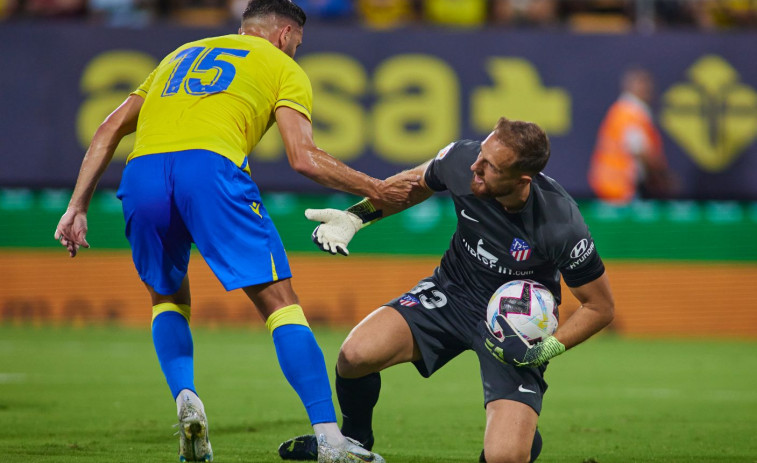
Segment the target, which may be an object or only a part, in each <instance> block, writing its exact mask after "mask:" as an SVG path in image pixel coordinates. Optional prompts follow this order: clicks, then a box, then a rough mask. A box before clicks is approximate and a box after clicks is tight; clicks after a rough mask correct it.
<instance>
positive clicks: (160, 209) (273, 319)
mask: <svg viewBox="0 0 757 463" xmlns="http://www.w3.org/2000/svg"><path fill="white" fill-rule="evenodd" d="M305 19H306V18H305V14H304V13H303V11H302V10H301V9H300V8H299V7H298V6H297V5H295V4H294V3H292V2H291V1H289V0H251V1H250V3H249V4H248V6H247V9H246V10H245V12H244V14H243V16H242V25H241V28H240V29H239V34H238V35H227V36H223V37H212V38H207V39H203V40H198V41H196V42H191V43H188V44H185V45H182V46H181V47H179V48H178V49H176V50H175V51H174V52H172V53H170V54H169V55H168V56H167V57H165V58H164V59H163V61H162V62H161V63H160V65H159V66H158V67H157V68H156V69H155V70H154V71H153V72H152V73H151V74H150V76H149V77H148V78H147V80H146V81H145V82H144V83H143V84H142V85H140V86H139V88H138V89H137V90H135V91H134V92H133V93H132V94H131V95H129V97H128V98H127V99H126V101H125V102H124V103H123V104H121V105H120V106H119V107H118V108H117V109H116V110H115V111H114V112H113V113H112V114H111V115H110V116H108V117H107V118H106V119H105V121H104V122H103V123H102V124H101V125H100V127H99V128H98V130H97V131H96V133H95V135H94V137H93V139H92V142H91V145H90V147H89V149H88V150H87V153H86V155H85V156H84V160H83V161H82V166H81V170H80V172H79V177H78V179H77V182H76V186H75V188H74V192H73V194H72V197H71V200H70V202H69V205H68V209H67V210H66V212H65V214H63V217H61V219H60V222H59V223H58V226H57V228H56V231H55V238H56V239H57V240H59V241H60V243H61V244H62V245H63V246H65V247H66V248H67V249H68V251H69V254H70V256H71V257H74V256H76V254H77V251H78V249H79V247H89V244H88V243H87V241H86V233H87V209H88V207H89V203H90V201H91V198H92V194H93V192H94V190H95V188H96V185H97V182H98V181H99V179H100V177H101V175H102V173H103V172H104V171H105V169H106V167H107V165H108V164H109V162H110V160H111V159H112V157H113V153H114V150H115V148H116V146H117V145H118V143H119V142H120V141H121V139H122V138H123V137H124V136H125V135H126V134H128V133H131V132H133V131H135V130H136V132H137V138H136V142H135V146H134V151H133V152H132V153H131V154H130V156H129V157H128V159H127V165H126V168H125V169H124V173H123V178H122V180H121V185H120V188H119V190H118V196H119V198H120V199H121V201H122V203H123V210H124V218H125V220H126V236H127V238H128V240H129V243H130V245H131V248H132V256H133V260H134V264H135V266H136V268H137V272H138V273H139V276H140V278H141V279H142V281H143V282H144V283H145V286H146V287H147V290H148V292H149V293H150V296H151V298H152V304H153V321H152V333H153V341H154V344H155V350H156V352H157V355H158V360H159V362H160V366H161V368H162V370H163V373H164V374H165V377H166V381H167V383H168V386H169V388H170V390H171V394H172V395H173V397H174V399H176V404H177V410H178V418H179V423H180V439H179V460H180V461H211V460H212V458H213V453H212V450H211V446H210V442H209V440H208V422H207V418H206V415H205V410H204V407H203V404H202V401H201V400H200V399H199V397H198V396H197V394H196V391H195V386H194V367H193V344H192V336H191V331H190V329H189V319H190V292H189V280H188V278H187V265H188V262H189V254H190V245H191V243H192V242H194V243H195V244H196V245H197V248H198V250H199V251H200V253H201V254H202V255H203V257H204V258H205V260H206V262H207V263H208V265H209V266H210V268H211V269H212V270H213V272H214V273H215V275H216V276H217V278H218V279H219V280H220V281H221V283H222V284H223V285H224V287H225V288H226V289H227V290H233V289H238V288H242V289H243V290H244V291H245V293H246V294H247V295H248V296H249V298H250V299H251V300H252V302H253V303H254V304H255V307H257V309H258V310H259V311H260V314H261V315H262V316H263V317H264V318H265V319H266V326H267V327H268V329H269V330H270V332H271V333H272V336H273V341H274V345H275V347H276V353H277V356H278V359H279V363H280V365H281V368H282V370H283V372H284V375H285V376H286V378H287V380H288V381H289V383H290V384H291V385H292V387H293V388H294V389H295V391H296V392H297V394H298V395H299V396H300V399H301V400H302V402H303V404H304V405H305V408H306V410H307V413H308V417H309V418H310V422H311V424H312V425H313V429H314V431H315V434H316V435H317V436H319V449H318V455H319V460H320V461H322V462H332V461H334V462H340V461H353V460H355V459H358V460H359V461H373V462H382V461H383V458H381V457H380V456H379V455H376V454H374V453H371V452H369V451H367V450H365V449H363V448H361V447H359V446H357V445H355V443H354V442H351V441H350V440H347V439H346V438H345V437H344V436H343V435H342V434H341V432H340V431H339V428H338V427H337V425H336V415H335V412H334V405H333V402H332V399H331V387H330V385H329V379H328V375H327V371H326V367H325V363H324V359H323V354H322V352H321V350H320V348H319V346H318V344H317V343H316V341H315V338H314V337H313V333H312V332H311V331H310V328H309V326H308V324H307V320H306V318H305V315H304V313H303V310H302V308H301V307H300V305H299V304H298V302H299V301H298V298H297V295H296V294H295V292H294V291H293V289H292V285H291V281H290V278H291V272H290V269H289V263H288V261H287V257H286V254H285V252H284V248H283V245H282V243H281V239H280V238H279V235H278V233H277V231H276V229H275V228H274V226H273V223H272V221H271V219H270V217H269V215H268V212H267V211H266V209H265V206H264V205H263V204H262V202H261V198H260V192H259V191H258V188H257V186H256V184H255V183H254V182H253V180H252V178H251V175H250V173H251V172H252V177H254V168H253V169H251V168H250V166H249V165H248V162H247V154H248V153H249V152H250V151H251V150H252V149H253V148H254V147H255V145H256V144H257V143H258V142H259V141H260V138H261V137H262V136H263V134H264V133H265V131H266V130H267V129H268V128H269V127H270V126H271V125H272V123H273V122H274V121H275V122H276V123H277V124H278V127H279V131H280V132H281V136H282V139H283V140H284V145H285V148H286V153H287V157H288V160H289V163H290V165H291V166H292V167H293V168H294V169H295V170H296V171H297V172H299V173H301V174H303V175H305V176H307V177H309V178H311V179H313V180H314V181H316V182H318V183H320V184H322V185H325V186H327V187H331V188H335V189H339V190H342V191H345V192H348V193H352V194H355V195H359V196H367V197H369V198H373V199H376V200H377V201H380V202H382V203H394V204H402V203H404V202H405V201H407V198H408V196H409V194H410V192H411V190H413V189H414V188H415V187H416V186H417V185H418V180H419V177H418V176H417V175H413V174H403V175H400V176H394V177H392V178H391V179H388V180H385V181H381V180H378V179H375V178H372V177H370V176H368V175H366V174H364V173H362V172H358V171H355V170H353V169H351V168H349V167H347V166H346V165H345V164H343V163H341V162H340V161H338V160H336V159H334V158H333V157H331V156H330V155H329V154H327V153H326V152H324V151H322V150H320V149H319V148H317V147H316V146H315V144H314V142H313V137H312V125H311V105H312V90H311V87H310V83H309V80H308V78H307V76H306V75H305V73H304V72H303V71H302V69H301V68H300V67H299V66H298V65H297V64H296V63H295V62H294V60H293V59H292V58H293V57H294V54H295V50H296V49H297V47H298V46H299V45H300V43H301V42H302V34H303V26H304V24H305Z"/></svg>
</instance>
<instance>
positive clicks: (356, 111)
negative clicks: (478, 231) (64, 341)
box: [0, 0, 757, 339]
mask: <svg viewBox="0 0 757 463" xmlns="http://www.w3.org/2000/svg"><path fill="white" fill-rule="evenodd" d="M301 3H302V5H303V6H304V7H305V8H306V9H307V10H308V12H309V13H310V19H309V23H308V26H307V28H306V35H305V43H304V45H303V47H302V48H301V51H300V52H299V53H298V56H297V59H298V61H299V62H300V63H301V65H302V66H303V68H305V70H306V71H307V73H308V74H309V75H310V77H311V79H312V82H313V86H314V93H315V112H314V121H315V138H316V141H317V142H318V143H319V145H320V146H322V147H323V148H325V149H326V150H328V151H329V152H331V153H333V154H334V155H335V156H337V157H339V158H340V159H342V160H344V161H345V162H348V163H349V164H350V165H352V166H354V167H356V168H358V169H361V170H364V171H366V172H368V173H370V174H372V175H375V176H378V177H383V176H388V175H390V174H392V173H394V172H396V171H397V170H398V169H401V168H404V167H408V166H412V165H416V164H418V163H420V162H423V161H424V160H426V159H428V158H429V157H430V156H432V155H433V154H434V153H436V152H437V150H439V149H440V148H442V147H444V146H445V145H447V144H448V143H449V142H451V141H453V140H456V139H460V138H473V139H476V138H478V139H480V138H482V137H483V136H485V135H486V134H487V133H488V132H489V131H490V129H491V127H492V125H493V123H494V121H496V119H497V118H498V117H499V116H500V115H506V116H508V117H510V118H516V119H526V120H531V121H535V122H537V123H539V124H540V125H541V126H542V127H544V128H545V129H546V130H547V131H548V133H549V135H550V137H551V140H552V144H553V156H552V159H551V161H550V164H549V166H548V168H547V170H546V172H547V174H549V175H551V176H553V177H554V178H556V179H557V180H558V181H559V182H560V183H561V184H562V185H564V186H565V187H566V189H567V190H568V191H569V192H570V193H571V194H572V195H573V196H574V197H575V198H576V199H577V200H578V201H579V202H580V204H581V206H582V210H583V213H584V214H585V216H586V219H587V222H588V223H589V226H590V228H591V231H592V233H593V235H594V237H595V239H596V242H597V246H598V249H599V252H600V254H601V255H602V256H603V257H604V258H605V260H606V261H607V264H608V272H609V275H610V277H611V280H612V283H613V287H614V289H615V292H616V296H617V321H616V322H615V323H614V325H613V327H612V329H614V330H615V331H617V332H619V333H622V334H628V335H675V336H701V335H706V336H715V337H734V336H735V337H746V338H752V339H754V338H755V337H757V310H755V309H756V308H757V296H755V295H754V294H753V292H752V291H750V288H753V287H754V281H757V243H756V242H755V237H756V236H757V143H755V138H757V60H755V59H754V57H755V54H754V50H755V43H757V4H756V3H755V2H754V1H746V0H744V1H740V0H730V1H729V0H720V1H708V0H697V1H685V0H580V1H572V0H489V1H487V0H428V1H424V2H412V1H400V0H366V1H362V0H361V1H355V2H351V1H343V0H342V1H337V0H331V1H329V0H321V1H316V0H311V1H303V2H301ZM242 7H243V2H241V1H240V0H235V1H228V0H154V1H153V0H91V1H86V0H2V1H1V2H0V17H2V18H3V19H4V22H2V23H0V56H2V58H3V62H4V63H5V69H6V71H5V72H3V73H2V75H0V101H2V112H1V113H0V127H2V130H3V136H2V138H0V162H1V164H0V165H2V168H0V188H2V189H1V190H0V217H1V219H0V247H2V250H3V252H2V254H1V255H0V261H1V262H0V264H2V265H0V285H2V290H1V291H0V320H2V322H4V323H11V324H13V323H25V322H33V323H47V322H54V323H64V324H72V323H73V324H90V323H95V324H98V323H115V324H125V325H135V326H144V325H145V324H146V323H148V322H149V310H148V309H149V308H148V306H147V305H148V304H147V302H148V301H147V297H146V295H145V294H144V290H143V289H142V288H141V284H140V283H139V281H138V278H137V276H136V273H135V271H134V270H133V267H132V265H131V261H130V257H129V253H128V246H127V243H126V241H125V239H124V238H123V231H122V229H123V219H122V217H121V213H120V204H119V201H118V200H117V199H116V198H115V196H114V191H115V189H116V188H117V186H118V181H119V178H120V173H121V170H122V168H123V159H124V157H125V155H126V154H127V153H128V152H129V150H130V147H131V146H130V145H131V140H132V139H128V140H126V141H125V142H124V143H122V145H121V147H120V148H119V151H118V153H117V155H116V159H115V161H114V162H113V164H112V165H111V167H110V168H109V170H108V172H107V173H106V175H105V177H104V179H103V181H102V182H101V188H100V190H99V192H98V194H97V195H96V198H95V200H94V203H93V206H92V210H91V212H90V229H91V231H90V243H91V244H92V246H93V248H92V249H91V250H87V251H84V252H83V253H82V255H81V256H80V257H79V258H77V259H75V260H70V259H67V258H66V256H65V253H64V252H63V250H62V249H59V248H57V243H56V242H55V241H54V240H53V239H52V234H53V230H54V227H55V224H56V223H57V219H58V217H59V216H60V214H61V213H62V212H63V211H64V209H65V206H66V201H67V199H68V196H69V194H70V188H71V187H72V186H73V183H74V180H75V178H76V174H77V171H78V165H79V163H80V160H81V157H82V153H83V152H84V150H85V148H86V146H87V144H88V141H89V139H90V137H91V135H92V133H93V132H94V130H95V128H96V127H97V125H98V124H99V123H100V122H101V121H102V119H103V118H104V117H105V116H106V115H107V114H108V113H109V112H110V111H111V110H112V109H113V108H114V107H115V106H116V105H117V104H118V103H119V102H120V101H122V100H123V99H124V98H125V96H126V95H127V94H128V92H129V91H130V90H131V89H133V88H135V87H136V86H137V85H138V84H139V83H141V81H142V80H143V79H144V77H145V76H146V75H147V74H148V73H149V72H150V70H151V69H152V68H153V67H154V66H155V65H156V63H157V62H158V60H159V59H160V58H161V57H162V56H164V55H165V54H166V53H168V52H170V51H171V50H172V49H173V48H174V47H176V46H177V45H179V44H180V43H183V42H185V41H189V40H192V39H196V38H199V37H203V36H209V35H220V34H226V33H234V32H235V31H236V28H237V20H236V19H235V18H237V17H238V15H239V11H241V8H242ZM629 66H643V67H645V68H647V69H649V70H650V71H651V72H652V74H653V77H654V80H655V82H656V89H657V95H658V98H657V100H656V103H655V105H654V108H653V112H654V116H655V118H656V120H657V121H659V124H660V130H661V132H662V134H663V138H664V140H663V142H664V147H665V151H666V155H667V158H668V161H669V164H670V166H671V168H672V170H673V171H675V172H676V174H677V175H678V177H679V179H680V189H679V191H678V193H677V194H676V196H675V197H673V198H668V199H664V200H643V201H634V202H632V203H630V204H625V205H621V206H618V205H610V204H606V203H603V202H600V201H597V200H596V199H595V198H594V197H593V194H592V191H591V189H590V188H589V185H588V182H587V180H586V172H587V169H588V165H589V159H590V156H591V153H592V150H593V147H594V143H595V139H596V134H597V129H598V127H599V124H600V122H601V120H602V117H603V115H604V113H605V111H606V109H607V108H608V107H609V105H610V104H611V103H612V102H613V101H614V100H615V99H616V97H617V95H618V93H619V84H618V82H619V78H620V76H621V74H622V73H623V71H624V70H625V69H627V68H628V67H629ZM250 156H251V160H252V165H253V166H254V169H253V177H254V178H255V180H256V181H257V182H258V183H259V185H260V186H261V189H262V190H263V191H264V192H266V196H265V201H266V204H267V207H268V209H269V210H270V211H271V214H272V215H273V216H274V218H275V220H276V222H277V225H278V227H279V229H280V231H281V233H282V236H283V239H284V242H285V245H286V246H287V249H288V250H289V254H290V257H291V259H292V263H293V266H294V271H295V276H296V277H297V278H296V279H295V280H294V282H295V288H296V290H297V291H298V292H299V294H300V295H301V297H302V300H303V304H304V306H305V307H306V308H307V311H308V313H309V316H310V317H311V318H312V319H313V320H317V321H319V322H322V323H324V324H331V325H336V326H347V325H351V324H352V323H354V322H356V321H357V320H359V319H360V318H362V316H364V315H365V314H366V313H368V312H369V311H370V310H372V309H373V308H374V307H376V306H377V305H379V304H380V303H382V302H384V301H386V300H388V299H390V298H391V297H393V296H394V295H396V294H398V293H399V292H401V291H404V290H405V289H407V288H409V287H411V286H412V285H413V284H414V283H415V282H416V281H417V280H418V279H419V278H421V277H423V276H425V275H427V274H428V273H429V272H430V271H431V269H432V268H433V267H434V266H435V264H436V263H437V262H438V259H439V257H440V256H441V253H442V252H443V251H444V249H445V247H446V245H447V243H448V240H449V237H450V235H451V233H452V230H453V227H454V215H453V209H452V207H451V204H450V203H449V201H448V199H447V198H446V197H444V196H437V197H435V198H433V199H432V200H431V201H429V202H427V203H425V204H423V205H421V206H420V207H417V208H415V209H413V210H410V211H407V212H406V213H404V214H402V215H400V216H398V217H394V218H390V219H388V220H386V221H385V222H384V223H381V224H380V225H378V226H376V227H371V228H369V229H367V230H366V231H364V232H362V233H361V234H360V235H358V237H357V238H356V240H355V241H354V244H353V246H352V249H353V254H352V255H351V256H350V257H349V258H347V259H343V258H332V257H330V256H326V255H321V254H319V253H318V252H317V251H316V250H315V248H314V247H312V245H311V244H310V241H309V233H310V230H311V224H309V223H308V222H307V221H306V220H305V219H304V218H303V216H302V211H303V210H304V208H305V207H323V206H338V207H341V206H345V205H348V204H350V203H351V202H352V201H354V198H349V197H347V196H345V195H338V194H332V193H330V192H328V191H326V190H324V189H321V188H319V187H318V186H317V185H315V184H313V183H312V182H310V181H309V180H307V179H305V178H304V177H301V176H298V175H297V174H296V173H294V172H293V171H292V170H291V169H289V168H288V166H287V163H286V158H285V155H284V153H283V149H282V146H281V141H280V139H279V137H278V132H277V131H276V130H271V131H269V135H268V136H266V138H265V139H264V141H263V142H262V143H261V144H260V146H258V147H257V148H256V149H255V151H254V152H253V153H251V155H250ZM190 275H191V281H192V285H193V289H194V296H195V301H194V305H195V307H196V309H197V310H196V320H197V323H200V324H216V325H218V324H220V325H223V324H235V325H236V324H239V323H250V324H259V323H260V320H259V318H258V316H257V314H256V313H255V312H254V311H252V310H250V307H249V303H248V302H247V300H246V298H245V297H244V296H243V295H242V294H241V292H238V293H232V294H231V295H228V296H226V295H224V294H223V291H222V289H221V287H220V285H219V284H218V283H217V282H216V281H215V279H214V278H213V277H212V275H211V274H210V272H209V271H208V270H207V267H206V266H205V264H204V263H203V262H202V261H201V260H200V259H199V258H196V259H194V262H193V265H192V268H191V271H190ZM566 293H567V292H566ZM574 308H575V301H573V300H572V299H571V298H570V297H569V295H568V294H566V298H565V301H564V303H563V306H562V309H561V310H562V313H563V317H565V316H567V315H569V313H570V312H571V310H573V309H574Z"/></svg>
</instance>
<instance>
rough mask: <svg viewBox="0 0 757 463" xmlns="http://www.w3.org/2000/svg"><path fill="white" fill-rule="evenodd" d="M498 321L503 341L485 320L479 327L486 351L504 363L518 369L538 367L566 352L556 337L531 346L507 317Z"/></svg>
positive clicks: (500, 317) (501, 317)
mask: <svg viewBox="0 0 757 463" xmlns="http://www.w3.org/2000/svg"><path fill="white" fill-rule="evenodd" d="M497 321H498V322H499V326H500V328H502V333H503V335H504V339H503V340H502V341H500V340H499V339H497V337H496V336H494V335H493V334H492V332H491V331H490V330H489V328H488V326H487V324H486V322H485V321H483V320H482V321H481V323H480V325H479V331H480V332H481V336H482V337H483V338H484V345H485V346H486V349H487V350H488V351H489V352H490V353H491V354H492V355H493V356H494V358H496V359H497V360H499V361H500V362H502V363H509V364H510V365H514V366H516V367H538V366H540V365H543V364H544V363H546V362H547V361H548V360H549V359H551V358H552V357H556V356H558V355H560V354H562V353H563V352H565V346H564V345H563V344H562V343H561V342H560V341H558V340H557V338H555V337H554V336H549V337H548V338H546V339H545V340H544V341H541V342H538V343H536V344H533V345H531V344H529V343H528V341H526V340H525V339H524V338H523V337H522V336H521V335H520V334H518V332H517V331H515V329H514V328H513V327H512V325H510V321H509V320H507V318H506V317H504V316H502V315H497Z"/></svg>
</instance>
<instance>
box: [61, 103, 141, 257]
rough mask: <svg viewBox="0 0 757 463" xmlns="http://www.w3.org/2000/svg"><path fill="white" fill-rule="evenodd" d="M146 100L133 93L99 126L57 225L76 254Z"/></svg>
mask: <svg viewBox="0 0 757 463" xmlns="http://www.w3.org/2000/svg"><path fill="white" fill-rule="evenodd" d="M143 102H144V99H143V98H142V97H141V96H138V95H129V97H128V98H127V99H126V101H124V102H123V103H122V104H121V105H120V106H119V107H118V108H116V110H115V111H113V112H112V113H111V114H110V115H109V116H108V117H107V118H105V120H104V121H103V123H102V124H100V126H99V127H98V128H97V131H96V132H95V135H94V137H93V138H92V142H91V143H90V145H89V148H88V149H87V152H86V154H85V155H84V159H83V160H82V164H81V168H80V169H79V176H78V178H77V180H76V186H75V187H74V192H73V194H72V195H71V200H70V201H69V203H68V208H67V209H66V212H65V213H64V214H63V217H61V219H60V221H59V222H58V226H57V227H56V228H55V235H54V236H55V239H56V240H58V241H60V243H61V245H63V246H64V247H66V249H68V253H69V255H70V256H71V257H75V256H76V253H77V251H78V250H79V247H80V246H81V247H85V248H88V247H89V243H87V239H86V238H87V210H88V209H89V203H90V201H91V200H92V195H93V194H94V192H95V188H96V187H97V183H98V182H99V181H100V177H102V175H103V173H104V172H105V169H106V168H107V167H108V164H110V161H111V159H113V153H115V151H116V147H118V144H119V143H120V142H121V139H122V138H123V137H125V136H126V135H128V134H130V133H132V132H134V131H135V130H136V129H137V119H138V118H139V111H140V109H141V108H142V103H143Z"/></svg>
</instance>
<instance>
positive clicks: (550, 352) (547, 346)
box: [539, 336, 565, 362]
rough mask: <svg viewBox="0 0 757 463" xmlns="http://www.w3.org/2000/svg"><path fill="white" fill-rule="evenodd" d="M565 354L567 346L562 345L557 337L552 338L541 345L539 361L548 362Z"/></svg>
mask: <svg viewBox="0 0 757 463" xmlns="http://www.w3.org/2000/svg"><path fill="white" fill-rule="evenodd" d="M563 352H565V344H563V343H561V342H560V341H559V340H558V339H557V338H556V337H554V336H550V337H548V338H547V339H545V340H544V341H542V343H541V352H540V354H541V355H539V357H540V359H539V360H541V361H542V362H546V361H547V360H549V359H551V358H554V357H557V356H558V355H560V354H562V353H563Z"/></svg>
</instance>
